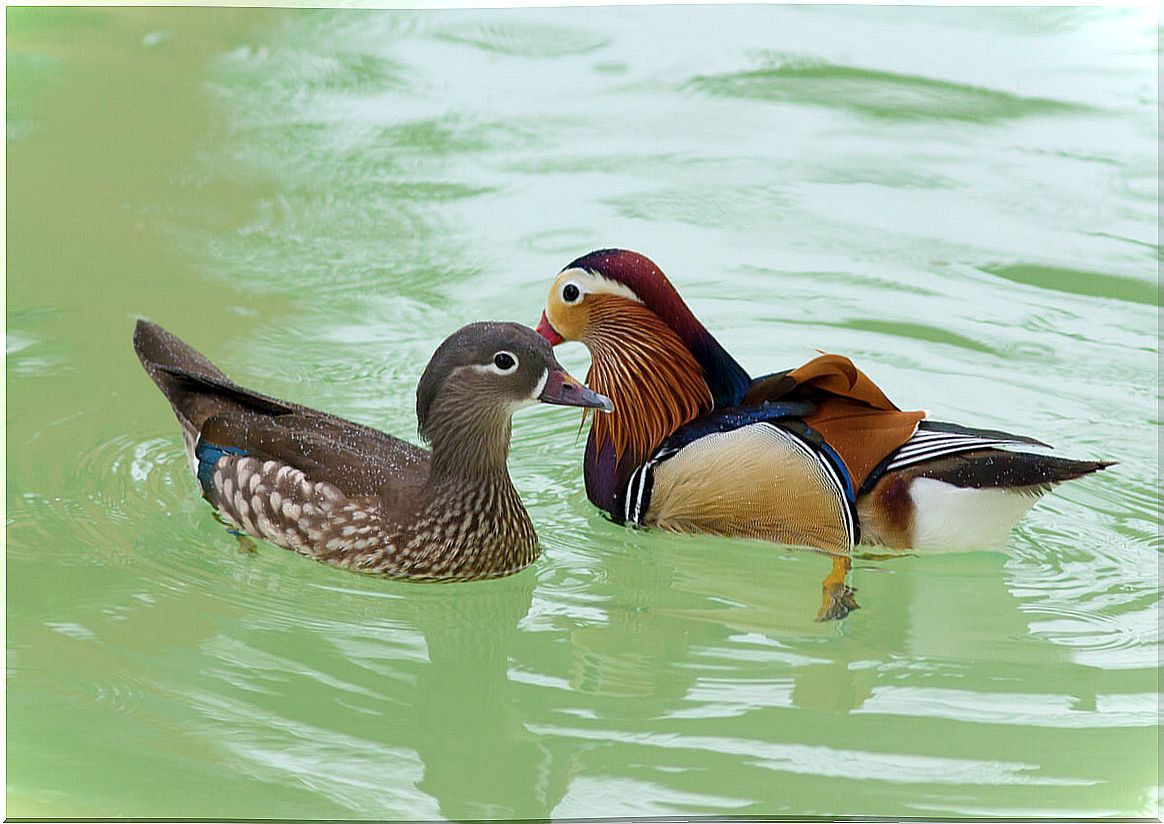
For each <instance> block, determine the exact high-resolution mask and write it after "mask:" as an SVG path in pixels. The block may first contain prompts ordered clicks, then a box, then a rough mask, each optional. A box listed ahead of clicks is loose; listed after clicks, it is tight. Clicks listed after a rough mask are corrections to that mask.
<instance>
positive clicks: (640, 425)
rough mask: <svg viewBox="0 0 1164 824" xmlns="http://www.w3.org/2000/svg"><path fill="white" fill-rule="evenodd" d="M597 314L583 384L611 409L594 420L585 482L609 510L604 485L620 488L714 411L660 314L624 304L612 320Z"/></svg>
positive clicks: (693, 365) (697, 370) (692, 362)
mask: <svg viewBox="0 0 1164 824" xmlns="http://www.w3.org/2000/svg"><path fill="white" fill-rule="evenodd" d="M598 309H599V310H596V311H594V312H593V313H592V315H591V326H590V331H589V332H588V334H587V337H586V338H585V339H584V342H585V344H586V346H587V347H588V348H589V349H590V356H591V366H590V373H589V375H587V378H586V383H587V384H588V385H589V386H590V387H591V388H592V389H594V390H595V391H596V392H601V393H602V394H604V395H606V396H607V397H609V398H610V399H611V400H612V401H614V411H613V412H611V413H610V414H603V415H595V416H594V425H593V427H592V429H591V431H590V441H591V445H590V446H591V448H590V449H588V450H587V458H588V464H589V465H588V466H587V472H586V480H587V492H588V493H590V498H591V500H592V501H594V502H595V503H596V504H598V505H599V506H600V507H602V508H604V509H609V506H608V504H609V502H604V501H600V500H596V495H597V496H598V497H599V498H604V497H608V496H609V495H608V490H607V489H606V487H608V486H615V487H617V486H620V485H621V483H622V481H624V480H625V479H624V478H623V477H622V476H623V475H625V474H628V473H629V472H630V471H632V470H633V469H634V468H635V467H637V466H639V465H640V464H641V463H642V462H643V461H645V460H646V459H647V458H648V457H650V455H651V453H652V452H654V451H655V450H656V449H657V448H658V447H659V446H660V444H662V443H663V441H664V440H666V439H667V437H668V436H670V435H671V434H672V433H673V432H675V430H677V429H678V428H679V427H681V426H683V425H684V424H685V423H688V422H689V421H691V420H694V419H695V418H697V417H698V416H699V415H702V414H704V413H705V412H709V411H711V409H712V406H713V401H712V396H711V392H710V390H709V389H708V386H707V383H706V381H705V380H704V377H703V368H702V367H701V366H700V365H699V362H698V361H696V359H695V357H694V356H693V355H692V354H691V352H690V350H688V349H687V347H686V345H684V343H683V341H682V340H680V339H679V337H678V335H676V334H675V332H673V331H672V330H671V328H670V327H669V326H667V325H666V324H665V323H663V322H662V321H661V320H660V319H659V318H658V316H657V315H655V314H654V313H653V312H651V311H650V310H649V309H647V308H645V307H643V306H641V305H638V304H631V303H629V302H627V301H622V302H620V305H619V306H618V307H617V313H618V314H617V317H611V318H609V319H608V318H605V317H604V316H603V315H602V313H601V311H600V307H599V308H598ZM604 456H605V457H604ZM612 473H613V475H614V476H616V477H605V476H608V475H611V474H612ZM599 476H602V477H599ZM597 486H602V487H603V489H602V490H601V491H598V490H597ZM592 487H594V488H592Z"/></svg>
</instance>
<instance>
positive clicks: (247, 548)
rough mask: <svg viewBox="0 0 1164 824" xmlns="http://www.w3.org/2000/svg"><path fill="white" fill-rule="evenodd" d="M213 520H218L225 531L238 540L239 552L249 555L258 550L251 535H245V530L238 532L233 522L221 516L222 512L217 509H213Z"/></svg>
mask: <svg viewBox="0 0 1164 824" xmlns="http://www.w3.org/2000/svg"><path fill="white" fill-rule="evenodd" d="M214 520H216V521H218V522H219V523H220V524H222V525H223V526H224V527H226V531H227V532H228V533H229V534H231V535H233V536H234V537H235V538H236V539H237V540H238V551H239V552H241V553H243V554H246V555H251V554H254V553H255V552H258V551H259V547H258V545H257V544H256V543H255V542H254V540H253V539H252V538H251V536H250V535H247V534H246V533H245V532H240V531H239V530H238V529H237V528H236V527H235V525H234V524H232V523H231V522H230V521H228V520H226V518H224V517H222V514H221V513H220V512H219V511H218V510H217V509H216V510H214Z"/></svg>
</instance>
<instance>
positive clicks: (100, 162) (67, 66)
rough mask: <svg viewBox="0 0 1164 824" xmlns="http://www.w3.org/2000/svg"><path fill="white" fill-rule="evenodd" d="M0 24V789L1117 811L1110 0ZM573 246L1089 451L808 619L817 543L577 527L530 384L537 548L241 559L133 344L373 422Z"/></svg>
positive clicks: (24, 808)
mask: <svg viewBox="0 0 1164 824" xmlns="http://www.w3.org/2000/svg"><path fill="white" fill-rule="evenodd" d="M7 24H8V41H7V45H8V51H7V70H8V80H7V94H8V96H7V150H8V159H7V175H8V178H7V179H8V222H7V231H8V235H7V237H8V240H7V244H8V248H7V314H6V322H7V341H6V343H7V375H6V386H7V450H8V451H7V638H6V640H7V651H8V652H7V655H8V657H7V665H8V669H7V673H8V677H7V757H8V760H7V780H8V786H7V801H8V814H9V815H24V816H44V815H63V816H145V817H154V816H185V817H191V816H195V817H215V818H222V817H242V816H255V817H268V818H269V817H293V818H309V817H334V818H389V819H392V818H396V819H417V818H421V819H429V818H438V817H448V818H455V817H460V818H466V817H468V818H490V817H493V818H498V817H544V816H553V817H559V818H560V817H570V816H582V815H589V816H598V815H605V816H626V815H651V814H677V815H680V814H681V815H695V814H708V813H718V814H755V815H765V814H766V815H776V814H816V815H843V814H857V813H863V814H875V815H885V816H908V815H921V816H960V815H973V816H982V815H995V814H998V815H1043V816H1062V815H1065V814H1068V813H1080V814H1086V815H1094V816H1100V815H1156V814H1158V806H1159V798H1160V794H1159V787H1158V778H1157V773H1158V769H1159V753H1158V742H1159V738H1158V726H1157V724H1158V700H1157V688H1158V651H1159V632H1158V622H1159V617H1160V611H1159V596H1158V591H1157V590H1158V584H1159V560H1160V541H1159V537H1158V536H1159V529H1160V520H1159V517H1158V506H1159V498H1158V492H1157V481H1158V459H1157V447H1158V437H1159V426H1160V420H1159V412H1158V406H1157V401H1158V376H1159V372H1158V361H1157V357H1158V347H1157V333H1158V308H1157V296H1158V292H1157V274H1156V266H1157V255H1158V245H1157V243H1158V238H1157V229H1156V222H1157V200H1156V196H1157V188H1156V174H1157V160H1156V137H1157V134H1156V120H1155V105H1156V93H1157V89H1156V77H1155V65H1156V37H1157V28H1156V25H1157V24H1156V20H1155V19H1154V15H1153V14H1152V13H1151V12H1150V11H1149V12H1145V11H1143V10H1137V9H1123V10H1097V9H1043V10H1040V11H1032V10H1023V9H993V10H990V9H978V10H957V9H925V8H909V7H900V8H890V7H885V8H860V9H857V8H846V7H817V8H809V7H760V6H751V7H718V8H702V7H687V8H677V7H673V8H668V7H655V8H591V9H557V10H534V9H528V10H511V11H471V10H466V11H439V12H437V11H434V12H428V13H417V12H354V11H286V10H271V11H254V10H249V11H248V10H228V9H217V10H214V9H169V10H164V9H163V10H157V9H152V10H151V9H139V10H120V11H110V10H101V9H89V10H68V9H55V10H47V9H40V10H19V9H10V10H9V11H8V12H7ZM610 245H622V246H628V247H631V248H635V249H639V250H641V251H643V252H646V253H647V254H649V255H651V256H652V257H653V258H654V259H655V260H656V261H657V262H658V263H659V264H660V265H661V266H662V267H663V268H664V270H665V271H667V272H668V273H669V274H670V275H671V276H672V278H673V280H674V281H675V283H676V284H677V285H678V286H679V288H680V289H681V290H682V292H683V294H684V295H685V297H686V298H687V299H688V301H689V302H690V304H691V305H692V306H693V308H694V309H695V311H696V312H697V313H698V314H699V315H700V316H701V318H702V319H703V320H704V321H705V322H706V323H707V325H708V326H709V327H710V328H712V329H713V330H715V331H716V333H717V334H718V336H719V338H720V340H721V341H722V342H723V343H724V344H725V345H726V346H727V347H728V348H729V349H730V350H731V351H732V352H733V353H734V354H735V355H736V356H737V357H738V358H739V359H740V360H741V362H742V363H743V364H744V365H745V367H747V368H748V369H749V370H751V371H752V372H753V373H762V372H764V371H770V370H773V369H777V368H785V367H789V366H792V365H795V364H797V363H800V362H802V361H804V360H806V359H807V358H809V357H811V356H812V355H813V354H814V352H815V350H816V349H817V348H820V349H824V350H829V351H840V352H845V353H848V354H850V355H852V356H853V357H854V358H856V359H857V361H858V363H859V364H860V365H861V366H862V367H863V368H864V369H865V370H866V371H868V372H869V373H870V374H871V375H873V376H875V378H876V379H877V380H878V382H879V383H880V384H881V385H882V386H883V387H884V388H885V389H886V391H887V392H888V394H889V395H890V397H891V398H893V399H894V400H895V401H897V402H898V403H899V404H900V405H902V406H904V407H906V408H918V407H924V408H926V409H929V410H930V411H931V413H932V415H933V416H934V417H935V418H938V419H944V420H954V421H959V422H962V423H966V424H970V425H979V426H985V427H997V428H1003V429H1009V430H1012V431H1017V432H1020V433H1025V434H1030V435H1033V436H1036V437H1038V438H1041V439H1044V440H1047V441H1049V442H1052V443H1055V444H1056V445H1057V446H1058V447H1059V452H1060V453H1061V454H1065V455H1068V456H1073V457H1079V458H1111V459H1117V460H1119V461H1120V465H1119V466H1118V467H1116V468H1114V469H1112V470H1109V471H1107V472H1105V473H1102V474H1101V475H1098V476H1095V477H1090V478H1087V479H1085V480H1083V481H1079V482H1076V483H1074V484H1070V485H1068V486H1066V487H1064V488H1062V489H1061V490H1060V491H1059V492H1057V493H1056V494H1054V495H1052V496H1050V497H1048V498H1046V499H1044V500H1043V501H1042V502H1041V503H1039V504H1038V506H1037V507H1036V508H1035V510H1034V511H1033V512H1032V513H1031V515H1030V516H1029V517H1028V518H1027V519H1026V520H1025V521H1024V522H1023V524H1022V525H1021V526H1020V527H1019V529H1017V530H1016V532H1015V533H1014V535H1013V537H1012V540H1011V544H1010V551H1009V553H1007V554H1003V553H987V552H980V553H962V554H949V555H940V556H931V557H918V556H906V557H902V558H895V559H890V560H873V559H863V560H858V561H857V563H856V565H855V569H854V571H853V573H852V576H851V583H852V584H853V586H855V587H856V589H857V592H856V598H857V600H858V602H859V604H860V609H859V610H857V611H855V612H853V613H852V614H851V615H850V616H849V617H848V618H846V619H845V620H843V621H840V622H831V623H823V624H822V623H816V622H815V621H814V620H813V618H814V616H815V614H816V611H817V609H818V607H819V605H820V584H821V579H822V578H823V577H824V576H825V574H826V573H827V572H828V568H829V565H828V563H827V562H826V560H825V559H824V558H822V557H820V556H818V555H814V554H811V553H806V552H800V551H796V550H793V549H790V548H783V547H777V546H771V545H764V544H759V543H751V542H747V541H733V540H723V539H713V538H694V537H675V536H670V535H665V534H658V533H650V532H632V531H627V530H624V529H621V528H619V527H616V526H614V525H612V524H610V523H608V522H606V521H604V520H603V519H602V518H601V517H599V516H598V515H597V514H596V513H595V511H594V510H593V509H592V508H591V507H590V506H589V504H588V503H587V501H586V499H585V495H584V494H583V492H582V490H581V470H580V462H581V450H582V445H581V440H580V439H578V438H577V436H576V431H577V425H578V422H577V415H576V413H575V412H574V411H572V410H563V409H550V408H541V409H536V410H530V411H526V412H522V413H520V415H519V418H518V419H517V421H516V426H515V433H514V448H513V454H512V457H511V469H512V473H513V476H514V478H515V481H516V484H517V487H518V489H519V490H520V491H521V493H522V495H523V497H524V499H525V501H526V503H527V505H528V507H529V509H530V512H531V514H532V516H533V519H534V521H535V523H536V524H537V526H538V529H539V532H540V534H541V537H542V541H543V546H544V550H545V553H544V556H543V557H542V559H541V560H540V561H539V562H538V563H537V564H536V565H535V566H534V567H532V568H530V569H528V570H526V571H524V572H522V573H521V574H519V575H516V576H514V577H512V578H509V579H505V580H501V581H495V582H485V583H477V584H467V585H448V586H423V585H408V584H403V583H395V582H386V581H381V580H374V579H365V578H361V577H359V576H357V575H354V574H351V573H347V572H343V571H340V570H334V569H330V568H327V567H324V566H321V565H318V564H315V563H312V562H310V561H307V560H305V559H302V558H299V557H296V556H294V555H292V554H291V553H288V552H285V551H283V550H280V549H278V548H275V547H271V546H266V545H264V546H261V547H260V549H259V551H258V552H257V553H254V554H244V553H241V552H239V550H238V549H237V547H236V544H235V541H234V540H233V539H232V538H231V537H230V536H228V535H226V534H225V532H224V530H223V528H222V527H221V526H220V525H219V524H218V523H217V522H216V521H215V520H214V519H213V518H212V517H211V514H210V511H209V509H208V508H207V507H206V505H205V504H204V503H203V502H201V500H200V499H199V497H198V495H197V491H196V486H195V483H194V482H193V480H192V478H191V477H190V475H189V470H188V467H187V465H186V461H185V458H184V455H183V450H182V445H181V439H180V437H179V433H178V428H177V425H176V423H175V421H174V420H173V418H172V416H171V414H170V411H169V409H168V407H167V406H166V404H165V402H164V401H163V399H162V397H161V396H160V394H159V393H158V392H157V391H156V389H155V388H154V387H153V385H152V384H151V383H150V382H149V380H148V379H147V378H146V377H145V375H144V373H143V372H142V371H141V369H140V367H139V366H138V364H137V362H136V360H135V358H134V357H133V354H132V352H131V349H130V333H131V328H132V324H133V320H134V318H135V317H137V316H145V317H148V318H151V319H152V320H155V321H157V322H159V323H161V324H163V325H165V326H167V327H168V328H171V329H172V330H174V331H175V332H176V333H178V334H179V335H181V336H182V337H184V338H186V339H187V340H189V341H190V342H192V343H193V344H194V345H196V346H197V347H199V348H200V349H202V350H203V351H205V352H206V353H207V354H208V355H209V356H210V357H211V358H213V359H214V360H215V361H216V362H218V363H219V364H220V365H221V366H222V367H223V368H224V369H225V370H226V371H227V372H228V373H229V374H231V375H232V376H233V377H234V378H235V379H237V380H238V381H240V382H241V383H243V384H245V385H249V386H253V387H255V388H257V389H260V390H262V391H265V392H268V393H270V394H274V395H279V396H283V397H287V398H289V399H293V400H296V401H300V402H304V403H308V404H312V405H316V406H319V407H323V408H325V409H328V410H330V411H333V412H336V413H339V414H342V415H346V416H348V417H351V418H355V419H357V420H360V421H362V422H366V423H369V424H372V425H375V426H378V427H380V428H383V429H386V430H388V431H390V432H394V433H397V434H400V435H403V436H406V437H412V436H413V433H414V431H415V418H414V415H413V387H414V386H415V382H416V380H417V378H418V376H419V374H420V372H421V370H422V369H423V367H424V364H425V362H426V361H427V359H428V356H429V354H430V353H431V352H432V350H433V349H434V348H435V346H436V344H437V343H438V342H439V341H440V340H441V339H442V338H443V337H444V336H445V335H446V334H447V333H448V332H450V331H451V330H453V329H455V328H456V327H458V326H460V325H461V324H462V323H466V322H469V321H472V320H477V319H482V318H497V319H513V320H521V321H524V322H527V323H533V322H535V321H536V320H537V318H538V315H539V313H540V309H541V302H542V300H543V298H544V296H545V291H546V289H547V288H548V285H549V283H550V281H551V278H552V276H553V275H554V273H556V272H557V270H558V269H560V268H561V267H562V266H563V265H565V264H566V263H567V262H569V261H570V260H571V259H573V258H574V257H576V256H577V255H580V254H582V253H584V252H587V251H589V250H591V249H593V248H598V247H602V246H610ZM560 357H561V359H562V361H563V363H565V364H566V365H567V366H568V367H569V368H570V369H571V370H572V371H574V372H575V374H584V373H585V369H586V363H587V358H586V353H585V351H584V350H583V349H582V348H581V347H578V346H577V345H572V346H567V347H563V348H562V349H561V351H560Z"/></svg>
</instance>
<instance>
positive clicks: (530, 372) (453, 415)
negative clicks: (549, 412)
mask: <svg viewBox="0 0 1164 824" xmlns="http://www.w3.org/2000/svg"><path fill="white" fill-rule="evenodd" d="M535 403H551V404H560V405H563V406H579V407H583V408H587V409H601V410H604V411H606V412H610V411H611V410H613V409H614V405H613V404H612V403H611V401H610V399H609V398H607V397H605V396H603V395H599V394H598V393H597V392H593V391H591V390H590V389H587V388H586V387H585V386H584V385H583V384H582V383H580V382H579V381H577V380H575V379H574V378H573V377H571V376H570V374H569V373H568V372H567V371H566V370H565V369H563V368H562V366H561V365H560V364H559V363H558V361H557V358H555V357H554V352H553V350H552V349H551V348H550V345H549V344H548V343H547V342H546V341H545V340H544V339H543V338H541V337H540V336H539V335H538V334H537V333H536V332H535V331H534V330H533V329H530V328H529V327H528V326H522V325H521V324H517V323H491V322H484V323H471V324H469V325H468V326H465V327H463V328H461V329H459V330H457V331H456V332H454V333H453V334H452V335H450V336H449V337H448V338H446V339H445V340H444V342H443V343H441V345H440V346H439V347H437V350H436V352H435V353H433V356H432V359H431V360H429V362H428V366H427V367H425V370H424V374H423V375H421V378H420V383H419V384H418V385H417V387H416V418H417V421H418V424H419V431H420V435H421V437H423V438H424V439H425V440H427V441H430V442H432V443H433V446H434V448H436V447H437V443H438V441H440V440H441V436H442V435H444V434H448V435H451V436H453V437H457V438H462V439H470V438H473V437H478V436H486V434H485V432H483V431H482V429H483V427H484V429H485V430H488V429H489V428H491V427H496V428H501V429H503V430H504V435H505V438H504V440H505V446H506V447H508V425H509V419H510V417H511V416H512V415H513V413H514V412H516V411H517V410H518V409H520V408H522V407H523V406H529V405H532V404H535Z"/></svg>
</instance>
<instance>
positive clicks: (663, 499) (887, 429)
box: [538, 249, 1111, 553]
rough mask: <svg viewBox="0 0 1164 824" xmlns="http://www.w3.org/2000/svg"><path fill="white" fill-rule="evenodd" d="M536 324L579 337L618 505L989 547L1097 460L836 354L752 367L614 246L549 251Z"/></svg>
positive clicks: (590, 488)
mask: <svg viewBox="0 0 1164 824" xmlns="http://www.w3.org/2000/svg"><path fill="white" fill-rule="evenodd" d="M538 332H540V333H541V334H542V336H543V337H545V338H546V339H547V340H548V341H549V342H550V343H551V344H558V343H561V342H562V341H564V340H577V341H581V342H582V343H584V344H585V345H586V347H587V348H588V349H589V350H590V356H591V368H590V374H589V375H588V377H587V383H588V384H589V385H590V386H592V387H593V388H594V389H595V391H598V392H602V393H604V394H606V395H608V396H610V398H611V399H612V400H613V401H614V405H615V411H614V413H612V414H611V415H605V416H601V417H597V418H595V420H594V424H593V426H592V428H591V430H590V436H589V439H588V441H587V444H586V453H585V458H584V475H585V482H586V492H587V495H588V496H589V498H590V500H591V501H592V502H593V503H594V504H595V505H596V506H597V507H599V508H600V509H602V510H604V511H606V512H607V513H609V515H610V516H611V517H612V518H613V519H614V520H615V521H618V522H626V523H632V524H639V525H656V526H659V527H662V528H664V529H669V530H673V531H677V532H708V533H715V534H720V535H737V536H746V537H752V538H761V539H766V540H771V541H777V542H780V543H789V544H800V545H806V546H811V547H816V548H819V549H823V550H826V551H829V552H832V553H849V552H851V551H852V549H853V547H854V546H855V545H856V544H857V543H859V542H862V543H866V544H874V545H881V546H886V547H891V548H895V549H945V550H958V549H984V548H994V547H998V546H1000V545H1002V544H1004V543H1005V541H1006V538H1007V536H1008V534H1009V532H1010V530H1011V528H1012V527H1013V526H1014V525H1015V524H1016V523H1017V522H1018V521H1019V519H1020V518H1021V517H1022V516H1023V515H1024V514H1025V513H1026V512H1027V510H1028V509H1030V507H1031V506H1032V505H1033V504H1034V502H1035V500H1036V499H1037V498H1038V497H1039V496H1040V495H1041V494H1042V493H1044V492H1046V491H1047V490H1048V489H1049V488H1051V487H1052V486H1053V485H1055V484H1057V483H1059V482H1061V481H1066V480H1070V479H1072V478H1078V477H1080V476H1081V475H1086V474H1088V473H1089V472H1095V471H1096V470H1099V469H1103V468H1104V467H1106V466H1110V465H1111V464H1109V463H1107V462H1102V461H1075V460H1068V459H1065V458H1057V457H1049V456H1045V455H1041V454H1036V453H1031V452H1026V451H1010V449H1006V448H1004V447H1030V446H1036V447H1042V446H1046V444H1043V443H1040V442H1039V441H1037V440H1035V439H1033V438H1028V437H1023V436H1019V435H1010V434H1007V433H1005V432H997V431H993V430H985V429H970V428H967V427H964V426H958V425H956V424H950V423H938V422H934V421H929V420H927V419H926V413H925V412H923V411H914V412H910V411H903V410H901V409H898V408H897V407H896V406H895V405H894V404H893V403H891V402H890V401H889V399H888V398H887V397H886V396H885V394H884V393H883V392H882V391H881V390H880V389H879V388H878V387H877V386H876V385H875V384H874V383H873V382H872V381H871V380H870V379H869V378H868V377H867V376H866V375H865V374H864V373H862V372H861V371H860V370H859V369H857V368H856V366H854V365H853V363H852V362H851V361H850V360H849V359H848V358H846V357H843V356H841V355H831V354H825V355H821V356H820V357H817V358H814V359H813V360H810V361H809V362H808V363H806V364H804V365H803V366H800V367H798V368H796V369H791V370H786V371H783V372H776V373H774V374H771V375H765V376H763V377H760V378H755V379H753V378H751V377H750V376H749V375H748V373H747V372H746V371H744V369H743V368H742V367H741V366H740V365H739V363H737V362H736V360H735V359H734V358H733V357H732V356H731V355H730V354H728V352H727V351H726V350H725V349H724V348H723V347H722V346H721V345H720V344H719V342H718V341H716V339H715V338H714V337H712V335H711V334H710V333H709V332H708V331H707V329H705V328H704V327H703V325H702V324H701V323H700V322H699V321H698V320H697V319H696V318H695V315H694V314H692V312H691V310H690V309H688V308H687V305H686V304H685V303H684V302H683V300H682V298H680V297H679V293H678V291H676V289H675V287H674V286H672V285H671V282H670V281H668V280H667V278H666V277H665V276H664V275H663V273H662V271H660V269H659V267H658V266H656V265H655V264H654V263H653V262H652V261H650V260H649V259H648V258H646V257H644V256H643V255H641V254H638V253H636V252H631V251H627V250H624V249H603V250H600V251H596V252H591V253H590V254H588V255H585V256H583V257H580V258H578V259H577V260H575V261H574V262H573V263H571V264H570V265H569V266H567V267H566V268H565V269H563V270H562V271H561V273H560V274H559V275H558V276H557V278H556V279H555V281H554V284H553V286H552V287H551V289H550V293H549V297H548V299H547V301H546V307H545V311H544V312H543V313H542V318H541V323H540V324H539V325H538ZM584 414H585V413H584Z"/></svg>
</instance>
